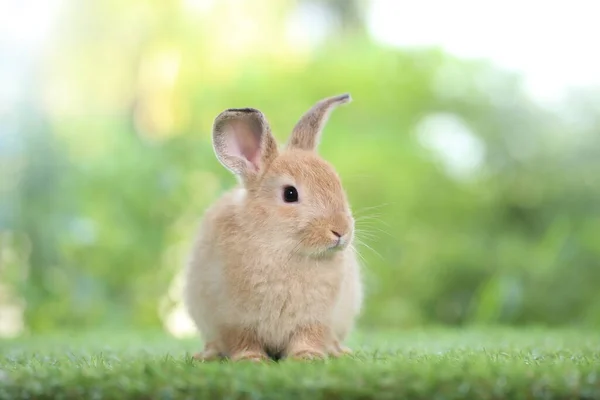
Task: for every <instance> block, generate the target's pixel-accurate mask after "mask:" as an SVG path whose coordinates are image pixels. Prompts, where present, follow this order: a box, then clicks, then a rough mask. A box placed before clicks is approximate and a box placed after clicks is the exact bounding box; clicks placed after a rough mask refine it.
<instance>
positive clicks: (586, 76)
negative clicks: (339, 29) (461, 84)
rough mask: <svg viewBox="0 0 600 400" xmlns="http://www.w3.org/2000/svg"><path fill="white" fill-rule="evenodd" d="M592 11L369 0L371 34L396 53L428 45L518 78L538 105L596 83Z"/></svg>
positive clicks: (494, 0) (490, 0) (599, 64)
mask: <svg viewBox="0 0 600 400" xmlns="http://www.w3.org/2000/svg"><path fill="white" fill-rule="evenodd" d="M597 9H598V5H597V4H596V3H595V2H593V1H586V0H570V1H566V0H556V1H552V2H548V1H542V0H524V1H517V0H455V1H451V2H449V1H445V0H421V1H407V0H372V1H371V7H370V9H369V14H368V24H369V29H370V32H371V34H372V36H373V37H374V38H375V39H376V40H377V41H380V42H382V43H385V44H388V45H394V46H399V47H420V46H435V47H440V48H443V49H444V50H446V51H448V52H450V53H453V54H456V55H457V56H461V57H465V58H481V59H484V58H485V59H490V60H492V61H494V62H495V63H496V64H498V65H500V66H503V67H506V68H510V69H513V70H515V71H518V72H520V73H522V74H523V75H524V76H525V78H526V83H527V88H528V89H529V91H530V93H531V94H532V95H533V96H534V97H535V98H536V99H537V100H538V101H541V102H544V103H545V102H553V101H555V100H558V99H559V98H560V97H561V96H562V94H563V93H564V91H565V89H568V88H569V87H572V86H587V85H600V74H599V73H598V71H600V54H599V53H598V52H597V51H596V49H597V38H598V37H600V24H598V23H597V15H598V14H597Z"/></svg>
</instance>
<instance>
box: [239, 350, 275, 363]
mask: <svg viewBox="0 0 600 400" xmlns="http://www.w3.org/2000/svg"><path fill="white" fill-rule="evenodd" d="M231 360H232V361H252V362H263V361H269V360H270V358H269V357H268V356H267V355H266V354H264V353H261V352H258V351H241V352H239V353H236V354H233V355H232V356H231Z"/></svg>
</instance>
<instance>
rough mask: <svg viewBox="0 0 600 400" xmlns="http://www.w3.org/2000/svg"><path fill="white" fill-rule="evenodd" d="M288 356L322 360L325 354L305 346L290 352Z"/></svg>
mask: <svg viewBox="0 0 600 400" xmlns="http://www.w3.org/2000/svg"><path fill="white" fill-rule="evenodd" d="M288 357H289V358H291V359H295V360H322V359H324V358H325V357H326V354H325V353H324V352H322V351H320V350H317V349H310V348H305V349H299V350H295V351H293V352H291V353H290V354H289V355H288Z"/></svg>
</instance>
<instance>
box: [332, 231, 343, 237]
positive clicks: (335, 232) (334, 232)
mask: <svg viewBox="0 0 600 400" xmlns="http://www.w3.org/2000/svg"><path fill="white" fill-rule="evenodd" d="M331 233H333V234H334V235H335V236H336V237H337V238H338V239H339V238H341V237H342V235H341V234H339V233H338V232H337V231H333V230H332V231H331Z"/></svg>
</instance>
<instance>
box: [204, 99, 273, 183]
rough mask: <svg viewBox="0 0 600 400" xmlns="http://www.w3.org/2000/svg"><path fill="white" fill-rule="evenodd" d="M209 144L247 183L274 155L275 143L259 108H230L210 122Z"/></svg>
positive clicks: (230, 168) (232, 170)
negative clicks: (211, 141)
mask: <svg viewBox="0 0 600 400" xmlns="http://www.w3.org/2000/svg"><path fill="white" fill-rule="evenodd" d="M213 147H214V150H215V154H216V155H217V159H218V160H219V162H221V164H223V166H225V168H227V169H229V170H230V171H231V172H233V173H234V174H235V175H237V176H238V177H239V178H241V179H242V181H243V182H244V183H247V182H248V181H249V180H251V179H252V178H253V177H255V176H257V175H258V174H259V172H260V171H261V170H262V169H263V168H264V167H265V166H266V165H268V164H269V163H270V162H271V161H272V160H273V159H274V158H275V157H277V143H276V141H275V138H274V137H273V135H272V134H271V128H270V126H269V123H268V122H267V120H266V118H265V116H264V115H263V113H262V112H260V111H259V110H257V109H254V108H230V109H228V110H225V111H223V112H222V113H220V114H219V115H218V116H217V118H215V122H214V124H213Z"/></svg>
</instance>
